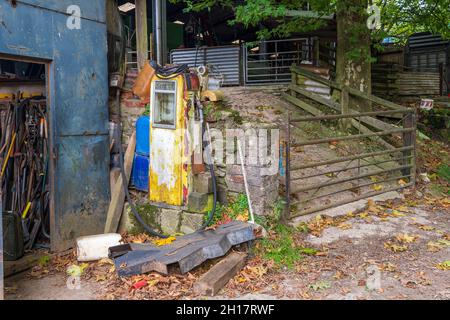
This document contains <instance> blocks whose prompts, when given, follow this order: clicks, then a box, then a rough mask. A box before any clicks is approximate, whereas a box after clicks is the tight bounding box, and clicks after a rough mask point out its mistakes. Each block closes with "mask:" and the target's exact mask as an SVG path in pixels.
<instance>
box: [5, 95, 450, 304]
mask: <svg viewBox="0 0 450 320" xmlns="http://www.w3.org/2000/svg"><path fill="white" fill-rule="evenodd" d="M224 91H225V96H226V98H227V100H228V103H229V105H231V107H232V108H233V109H234V110H237V111H239V113H240V116H241V117H242V118H244V119H252V118H261V117H263V120H264V121H266V122H274V123H281V122H282V121H283V120H284V117H285V115H286V110H291V111H293V112H296V109H295V108H293V107H292V106H291V105H289V104H287V103H286V102H284V101H282V100H280V98H279V96H278V95H276V94H274V92H271V91H265V90H257V91H256V90H255V89H251V90H250V89H244V88H233V89H225V90H224ZM299 134H300V135H301V134H303V133H302V132H300V133H299ZM336 152H338V150H335V149H334V148H329V147H328V146H325V147H323V148H320V149H309V148H305V149H304V150H301V151H299V152H298V153H297V154H294V157H298V161H300V162H301V161H305V159H306V158H308V157H309V159H308V160H309V161H317V160H319V158H324V157H325V158H326V157H331V156H334V155H335V153H336ZM328 169H329V168H328ZM305 174H310V172H309V173H308V172H305ZM313 182H314V181H313ZM366 191H367V190H362V191H361V192H366ZM347 196H351V194H347ZM353 196H354V195H353ZM375 200H376V199H375ZM292 224H293V225H294V229H292V230H293V231H291V233H290V234H289V237H290V239H291V240H292V247H295V248H302V250H303V251H302V252H303V253H302V254H301V257H300V258H299V259H297V260H296V261H295V263H294V264H293V265H292V266H290V267H286V266H280V265H279V264H276V263H274V262H273V261H271V260H270V259H267V257H266V256H265V255H264V254H263V253H261V250H260V248H261V246H262V240H258V241H256V242H255V243H256V248H255V250H252V254H251V255H250V257H249V259H248V261H247V265H246V266H245V267H244V269H243V270H242V271H241V272H240V273H239V274H238V275H236V276H235V277H234V278H233V279H232V280H231V281H230V282H229V283H228V284H227V285H226V286H225V288H224V289H222V290H221V292H220V293H219V295H218V296H216V297H214V298H211V297H209V298H208V299H351V300H354V299H450V277H449V272H450V270H449V269H450V261H449V260H450V200H449V198H448V197H447V198H445V197H442V196H441V197H438V196H435V195H433V194H431V193H430V192H428V190H427V186H420V188H418V189H416V190H406V191H405V192H404V193H403V194H396V195H394V196H393V197H387V198H384V199H380V201H377V202H375V201H374V200H362V201H359V202H358V204H351V205H347V206H343V207H340V208H333V209H330V210H327V211H325V212H320V214H317V213H316V214H312V215H308V216H307V217H302V218H298V219H295V220H293V221H292ZM268 231H269V235H268V241H270V239H272V238H275V237H276V234H275V232H274V231H273V230H270V229H269V230H268ZM148 240H149V239H148V238H147V237H146V236H144V235H142V236H140V237H139V236H138V237H137V238H136V237H135V238H133V239H131V241H135V242H145V241H148ZM264 241H265V240H264ZM306 249H307V250H306ZM446 262H448V263H446ZM213 263H214V262H210V263H207V264H205V265H203V266H201V267H200V268H197V269H194V270H193V271H192V272H191V273H189V274H187V275H170V276H163V275H159V274H156V273H151V274H147V275H142V276H134V277H129V278H119V277H118V276H117V275H116V273H115V270H114V268H113V267H112V266H111V261H108V260H104V261H99V262H93V263H89V264H87V265H81V264H79V263H77V262H76V259H75V254H74V253H73V252H70V253H68V254H66V255H63V256H59V257H55V258H52V259H51V260H50V261H49V262H48V263H47V262H45V263H41V264H40V265H39V266H37V267H35V268H34V269H33V270H31V271H28V272H25V273H22V274H19V275H16V276H14V277H11V278H7V279H6V280H5V287H6V288H5V289H6V290H5V291H6V292H5V298H6V299H207V297H201V296H197V295H195V294H194V293H193V292H192V286H193V283H194V282H195V281H196V279H198V277H199V276H200V275H201V274H202V273H203V272H205V270H207V269H208V268H209V267H210V266H211V265H212V264H213ZM71 265H77V266H79V267H82V269H83V271H82V275H81V278H80V281H79V283H77V284H79V286H78V287H77V286H75V288H74V286H73V285H70V283H69V285H67V280H68V278H69V277H68V275H67V269H68V267H70V266H71ZM142 280H144V282H145V285H144V287H142V288H137V287H136V284H137V283H139V282H141V281H142Z"/></svg>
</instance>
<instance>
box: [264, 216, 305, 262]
mask: <svg viewBox="0 0 450 320" xmlns="http://www.w3.org/2000/svg"><path fill="white" fill-rule="evenodd" d="M275 230H276V237H275V238H274V239H270V238H264V239H262V240H261V242H260V246H259V254H260V255H261V256H262V257H263V258H264V259H267V260H272V261H274V262H275V264H276V265H277V266H278V267H287V268H289V269H292V268H293V267H294V266H295V264H296V263H297V262H298V261H300V260H301V259H302V250H303V248H301V247H298V246H296V245H295V243H294V240H293V237H292V235H293V233H294V232H295V229H294V228H292V227H288V226H285V225H282V224H279V225H277V226H276V227H275Z"/></svg>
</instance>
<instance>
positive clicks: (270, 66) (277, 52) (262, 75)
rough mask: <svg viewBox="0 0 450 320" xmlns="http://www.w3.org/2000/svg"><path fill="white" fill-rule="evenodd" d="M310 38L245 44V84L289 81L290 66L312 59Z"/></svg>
mask: <svg viewBox="0 0 450 320" xmlns="http://www.w3.org/2000/svg"><path fill="white" fill-rule="evenodd" d="M310 42H311V41H310V40H309V39H308V38H298V39H287V40H270V41H261V42H258V43H256V44H254V43H252V44H244V45H243V50H242V51H243V60H244V79H245V84H247V85H252V84H259V85H260V84H270V83H289V82H290V81H291V72H290V70H289V68H290V66H291V65H292V64H293V63H295V64H300V63H301V62H302V61H310V60H311V58H312V57H311V56H312V54H311V51H312V45H311V43H310Z"/></svg>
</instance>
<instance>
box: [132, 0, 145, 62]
mask: <svg viewBox="0 0 450 320" xmlns="http://www.w3.org/2000/svg"><path fill="white" fill-rule="evenodd" d="M135 5H136V9H135V10H136V12H135V13H136V51H137V63H138V68H139V70H140V69H142V68H143V66H144V64H145V62H146V61H147V60H148V36H147V35H148V33H147V0H135Z"/></svg>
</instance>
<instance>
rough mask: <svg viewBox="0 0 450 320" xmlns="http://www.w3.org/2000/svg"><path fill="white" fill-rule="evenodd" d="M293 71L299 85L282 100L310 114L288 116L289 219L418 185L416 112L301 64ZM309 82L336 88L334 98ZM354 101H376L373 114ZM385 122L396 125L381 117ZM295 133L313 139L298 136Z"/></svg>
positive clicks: (320, 86) (293, 85)
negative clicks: (351, 103) (352, 103)
mask: <svg viewBox="0 0 450 320" xmlns="http://www.w3.org/2000/svg"><path fill="white" fill-rule="evenodd" d="M291 71H292V79H293V81H292V84H291V85H290V86H289V93H285V94H283V96H284V98H285V99H286V100H288V101H289V102H291V103H292V104H294V105H295V106H297V107H299V108H301V109H302V110H304V111H306V112H307V113H309V114H311V115H308V116H301V117H293V116H291V115H289V116H288V121H287V128H286V139H285V147H284V149H285V150H286V155H285V157H286V162H285V164H286V165H285V167H286V175H285V179H286V180H285V195H286V202H287V206H288V208H289V210H288V211H287V212H289V217H290V218H292V217H296V216H300V215H306V214H310V213H313V212H317V211H321V210H325V209H329V208H332V207H336V206H339V205H343V204H347V203H350V202H353V201H357V200H361V199H364V198H370V197H373V196H376V195H379V194H382V193H385V192H389V191H395V190H400V189H403V188H407V187H410V186H413V185H414V183H415V170H416V169H415V166H416V165H415V158H416V150H415V140H416V137H415V132H416V113H415V109H410V108H404V107H402V106H400V105H397V104H394V103H392V102H390V101H387V100H384V99H381V98H378V97H375V96H373V95H369V94H365V93H363V92H360V91H358V90H355V89H352V88H349V87H347V86H343V85H340V84H338V83H335V82H332V81H329V80H326V79H324V78H322V77H320V76H318V75H316V74H314V73H312V72H310V71H307V70H303V69H301V68H298V67H295V66H293V67H292V68H291ZM305 80H307V81H305ZM305 83H308V84H307V85H308V86H309V87H314V88H316V89H317V88H321V89H329V90H328V97H326V95H325V94H323V92H326V91H327V90H319V92H322V94H319V93H317V91H316V93H313V92H311V91H310V90H308V88H306V87H305ZM333 91H337V92H334V93H335V94H336V93H338V94H339V96H340V102H339V103H337V102H334V101H333V100H332V99H330V98H329V94H330V93H332V92H333ZM354 98H357V99H360V101H364V102H366V103H369V102H370V103H369V104H371V105H372V106H371V110H370V111H364V112H361V111H358V110H353V109H349V107H348V101H349V99H354ZM385 118H390V119H391V122H387V121H383V120H380V119H385ZM392 119H393V120H392ZM293 130H299V131H300V133H301V132H302V131H303V133H307V134H306V135H308V137H309V138H308V139H301V140H298V139H295V138H294V135H293V134H292V133H293ZM314 135H316V136H314ZM297 136H298V135H297ZM303 136H305V135H303ZM311 136H312V139H311ZM343 142H345V143H343Z"/></svg>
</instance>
